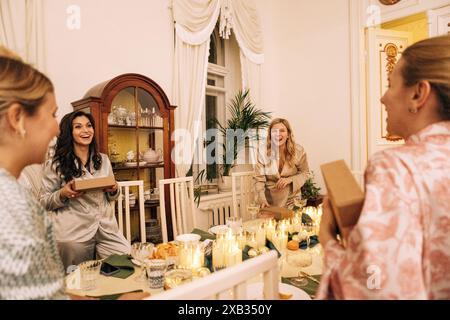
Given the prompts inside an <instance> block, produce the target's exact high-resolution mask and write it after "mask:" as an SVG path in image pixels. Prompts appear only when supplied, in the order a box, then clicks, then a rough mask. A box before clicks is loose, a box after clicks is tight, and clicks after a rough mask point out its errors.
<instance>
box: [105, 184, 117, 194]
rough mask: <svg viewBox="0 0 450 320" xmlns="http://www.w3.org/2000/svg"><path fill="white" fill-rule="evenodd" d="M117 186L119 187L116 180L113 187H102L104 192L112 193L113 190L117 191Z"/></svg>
mask: <svg viewBox="0 0 450 320" xmlns="http://www.w3.org/2000/svg"><path fill="white" fill-rule="evenodd" d="M118 187H119V186H118V184H117V182H116V184H115V185H114V186H113V187H111V188H106V189H103V191H104V192H109V193H113V192H116V191H117V188H118Z"/></svg>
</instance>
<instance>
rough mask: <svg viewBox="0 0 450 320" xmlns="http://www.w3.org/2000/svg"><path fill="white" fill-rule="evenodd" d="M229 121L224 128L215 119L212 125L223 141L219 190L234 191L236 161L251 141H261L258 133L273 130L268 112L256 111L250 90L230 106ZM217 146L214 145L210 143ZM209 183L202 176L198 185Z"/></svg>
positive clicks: (235, 99) (199, 177)
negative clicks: (232, 178)
mask: <svg viewBox="0 0 450 320" xmlns="http://www.w3.org/2000/svg"><path fill="white" fill-rule="evenodd" d="M227 108H228V113H229V117H228V119H227V121H226V123H225V125H222V124H221V123H220V121H219V120H218V119H216V118H213V119H212V120H211V121H212V125H213V126H214V127H216V128H217V129H218V130H219V134H220V139H219V141H217V142H214V143H217V145H218V147H219V150H220V151H221V152H219V154H220V156H219V157H220V160H221V161H220V163H218V164H217V166H218V173H219V176H218V185H219V190H221V191H227V190H229V189H231V180H230V179H231V169H232V168H233V167H234V166H235V165H236V159H237V158H238V155H239V153H240V152H242V151H243V150H244V149H245V148H246V147H248V145H249V141H251V140H253V139H259V137H258V134H257V130H258V129H263V128H267V127H268V126H269V120H270V117H271V116H270V112H264V111H262V110H260V109H258V108H256V106H255V104H253V103H252V101H251V100H250V95H249V90H248V89H247V90H245V91H242V90H239V92H238V93H237V94H236V95H235V96H234V97H233V99H232V100H231V102H230V103H229V104H228V106H227ZM209 143H213V142H211V141H210V142H208V144H209ZM204 179H208V177H207V172H205V170H202V171H200V172H199V174H198V176H197V178H196V181H197V182H201V181H202V180H204Z"/></svg>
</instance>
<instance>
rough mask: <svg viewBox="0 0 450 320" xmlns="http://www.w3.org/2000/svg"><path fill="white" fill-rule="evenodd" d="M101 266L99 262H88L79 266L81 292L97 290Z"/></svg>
mask: <svg viewBox="0 0 450 320" xmlns="http://www.w3.org/2000/svg"><path fill="white" fill-rule="evenodd" d="M101 266H102V262H101V261H100V260H89V261H84V262H82V263H80V264H79V268H80V277H81V289H82V290H84V291H89V290H94V289H95V288H97V282H98V278H99V276H100V268H101Z"/></svg>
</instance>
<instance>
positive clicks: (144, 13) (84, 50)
mask: <svg viewBox="0 0 450 320" xmlns="http://www.w3.org/2000/svg"><path fill="white" fill-rule="evenodd" d="M44 1H45V14H46V24H45V30H46V36H47V38H46V44H47V57H48V59H47V73H48V74H49V76H50V77H51V78H52V80H53V81H54V83H55V85H56V90H57V91H56V93H57V99H58V103H59V107H60V110H61V111H60V112H59V117H60V118H61V117H62V115H64V114H65V113H67V112H70V111H71V110H72V107H71V105H70V102H73V101H75V100H78V99H80V98H81V97H83V95H84V94H85V93H86V91H87V90H88V89H89V88H91V87H92V86H93V85H95V84H97V83H99V82H102V81H105V80H108V79H111V78H113V77H115V76H117V75H119V74H122V73H128V72H136V73H140V74H144V75H146V76H148V77H150V78H152V79H153V80H155V81H156V82H157V83H158V84H159V85H160V86H161V87H162V88H163V90H164V91H165V92H166V94H167V95H168V97H169V99H170V100H171V98H172V72H173V68H172V66H173V23H172V13H171V10H170V9H169V8H168V6H169V0H128V1H124V0H44ZM256 3H257V5H258V10H259V13H260V16H261V22H262V28H263V32H264V43H265V58H266V59H265V64H264V66H263V75H262V105H261V107H263V108H264V109H267V110H270V111H273V112H274V114H273V115H274V116H275V117H283V118H287V119H288V120H289V121H290V122H291V124H292V126H293V128H294V131H295V136H296V139H297V142H299V143H300V144H302V145H303V146H304V147H305V149H306V151H307V154H308V158H309V164H310V167H311V169H312V170H313V171H314V172H315V174H316V180H317V181H318V182H319V184H320V185H321V186H322V187H323V182H322V177H321V173H320V168H319V167H320V164H321V163H324V162H327V161H332V160H336V159H345V160H346V161H347V163H349V164H350V159H351V154H350V153H351V136H350V135H351V131H350V130H351V122H350V120H351V118H350V95H349V94H350V79H349V74H350V65H349V63H350V61H349V25H348V23H349V22H348V21H349V16H348V12H349V4H348V0H315V1H307V0H257V1H256ZM73 4H74V5H78V6H79V7H80V8H81V19H82V20H81V30H74V31H71V30H69V29H68V28H67V27H66V20H67V17H68V14H67V13H66V9H67V7H68V6H69V5H73Z"/></svg>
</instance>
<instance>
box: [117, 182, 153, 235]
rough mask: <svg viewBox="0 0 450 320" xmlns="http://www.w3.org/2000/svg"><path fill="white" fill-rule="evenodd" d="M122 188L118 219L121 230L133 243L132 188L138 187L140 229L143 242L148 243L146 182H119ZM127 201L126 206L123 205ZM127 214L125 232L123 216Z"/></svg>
mask: <svg viewBox="0 0 450 320" xmlns="http://www.w3.org/2000/svg"><path fill="white" fill-rule="evenodd" d="M117 184H118V185H119V188H120V195H119V197H118V198H117V218H118V222H119V229H120V230H121V231H122V232H124V235H125V238H127V240H128V241H129V242H130V243H131V218H130V187H138V191H139V192H138V198H137V199H136V201H137V203H138V204H139V228H140V234H141V242H146V241H147V236H146V232H145V205H144V202H145V199H144V181H142V180H136V181H118V182H117ZM124 199H125V206H124V204H123V202H124ZM124 214H125V231H124V228H123V215H124Z"/></svg>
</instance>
